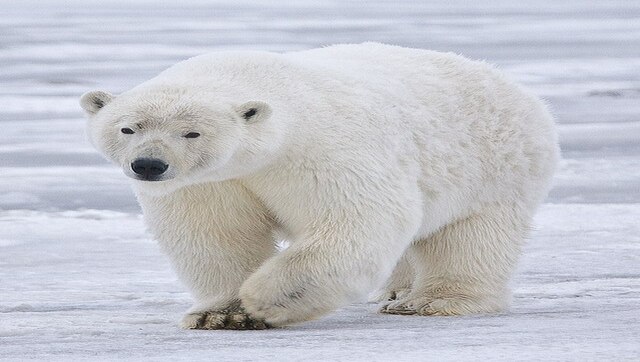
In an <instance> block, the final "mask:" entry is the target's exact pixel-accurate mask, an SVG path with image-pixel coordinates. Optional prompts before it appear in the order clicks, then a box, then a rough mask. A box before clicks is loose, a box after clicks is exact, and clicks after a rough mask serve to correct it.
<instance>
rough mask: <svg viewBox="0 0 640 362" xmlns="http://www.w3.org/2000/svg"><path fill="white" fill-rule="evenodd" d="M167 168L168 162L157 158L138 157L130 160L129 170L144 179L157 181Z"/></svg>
mask: <svg viewBox="0 0 640 362" xmlns="http://www.w3.org/2000/svg"><path fill="white" fill-rule="evenodd" d="M168 168H169V165H168V164H166V163H165V162H164V161H162V160H160V159H157V158H138V159H136V160H134V161H133V162H131V170H133V172H134V173H135V174H136V175H138V177H139V179H140V180H145V181H159V180H160V175H162V174H163V173H164V172H165V171H166V170H167V169H168Z"/></svg>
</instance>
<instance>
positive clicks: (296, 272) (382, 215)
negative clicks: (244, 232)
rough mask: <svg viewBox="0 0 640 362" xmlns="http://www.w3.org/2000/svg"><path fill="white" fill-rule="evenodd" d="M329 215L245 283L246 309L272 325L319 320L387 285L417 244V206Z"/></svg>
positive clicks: (242, 295)
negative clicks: (413, 241)
mask: <svg viewBox="0 0 640 362" xmlns="http://www.w3.org/2000/svg"><path fill="white" fill-rule="evenodd" d="M356 206H358V210H353V211H349V212H346V214H349V215H352V216H353V217H354V218H356V217H357V218H359V219H351V218H345V217H343V215H345V212H344V211H345V210H337V209H338V208H337V207H334V209H332V210H331V211H337V212H335V213H334V214H331V215H326V214H325V215H323V217H322V218H321V219H322V220H323V222H322V223H321V224H318V225H313V224H312V225H313V227H310V228H309V229H308V230H307V232H306V233H303V237H302V238H299V239H298V240H294V241H293V244H292V245H291V246H290V247H289V248H288V249H287V250H285V251H284V252H282V253H281V254H279V255H277V256H274V257H273V258H271V259H270V260H268V261H267V262H266V263H265V264H264V265H263V266H262V267H260V269H258V271H257V272H256V273H254V274H253V275H252V276H251V277H249V279H247V281H246V282H245V283H244V284H243V285H242V287H241V289H240V298H241V301H242V306H243V307H244V308H245V309H246V310H247V311H248V312H249V313H250V314H251V315H253V316H256V317H258V318H260V319H264V320H265V321H266V322H267V323H268V324H271V325H274V326H281V325H285V324H289V323H295V322H301V321H306V320H310V319H313V318H317V317H319V316H321V315H323V314H325V313H328V312H330V311H332V310H333V309H335V308H338V307H340V306H343V305H345V304H346V303H348V302H351V301H354V300H356V299H358V298H360V297H363V296H364V295H365V294H366V293H368V292H370V291H371V290H372V289H373V288H374V287H377V286H379V285H380V284H381V282H383V281H384V280H385V279H386V278H387V277H388V276H389V275H390V274H391V271H392V270H393V267H394V266H395V265H396V263H397V261H398V259H399V258H400V257H401V255H402V253H403V252H404V250H405V248H406V246H407V245H408V244H409V243H410V242H411V239H412V236H413V235H414V233H415V232H416V229H417V227H418V222H419V220H420V217H421V216H420V212H419V208H418V207H417V206H416V205H411V204H402V205H398V204H395V205H389V207H388V208H387V209H386V210H381V209H380V208H379V207H378V205H375V204H373V205H356Z"/></svg>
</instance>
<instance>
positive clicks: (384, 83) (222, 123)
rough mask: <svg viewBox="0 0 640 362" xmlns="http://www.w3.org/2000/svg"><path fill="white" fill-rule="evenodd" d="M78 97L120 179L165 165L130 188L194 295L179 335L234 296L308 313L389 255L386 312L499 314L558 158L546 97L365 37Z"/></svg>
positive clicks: (383, 272)
mask: <svg viewBox="0 0 640 362" xmlns="http://www.w3.org/2000/svg"><path fill="white" fill-rule="evenodd" d="M96 99H97V100H98V101H97V102H96V101H95V100H96ZM81 103H82V105H83V107H84V108H85V110H87V113H88V114H89V119H90V123H89V131H90V136H91V139H92V140H93V143H94V144H95V145H96V147H97V148H98V149H99V150H101V151H102V152H103V153H104V154H105V155H106V156H107V157H109V158H110V159H111V160H113V161H114V162H116V163H118V164H119V165H121V166H122V167H123V169H124V170H125V173H127V174H129V175H130V176H133V175H132V171H131V169H130V166H129V164H130V163H131V162H132V160H133V159H135V158H137V157H141V156H144V157H155V158H160V159H163V160H165V161H166V162H167V163H168V164H169V165H170V166H169V170H168V171H167V173H166V179H163V181H157V182H148V181H137V180H136V181H134V189H135V191H136V194H137V196H138V199H139V201H140V204H141V205H142V208H143V210H144V214H145V218H146V221H147V223H148V226H149V228H150V230H151V231H152V232H153V233H154V235H155V237H156V238H157V239H158V241H159V242H160V244H161V245H162V247H163V248H164V250H165V251H166V252H167V253H168V254H169V256H170V257H171V258H172V260H173V263H174V266H175V268H176V270H177V272H178V274H179V275H180V277H181V278H182V280H184V282H185V284H186V285H187V286H188V287H189V288H190V289H191V291H192V293H193V296H194V298H195V300H196V303H195V305H194V307H193V308H192V310H191V311H190V314H189V315H188V316H187V318H186V319H185V326H186V327H190V328H198V327H199V326H198V323H196V322H194V318H197V316H198V313H206V312H207V311H215V312H217V313H218V312H219V311H226V310H232V309H233V310H238V307H237V306H238V304H239V303H238V300H240V301H241V303H242V306H243V307H244V310H245V311H246V312H247V313H248V315H250V316H251V317H252V318H256V319H264V320H266V322H267V323H270V324H272V325H284V324H287V323H293V322H299V321H305V320H309V319H311V318H314V317H317V316H320V315H322V314H324V313H327V312H329V311H331V310H332V309H334V308H336V307H339V306H341V305H343V304H345V303H347V302H349V301H352V300H354V299H356V298H359V297H361V296H363V295H365V294H366V293H368V292H370V291H371V290H372V288H375V287H376V286H379V285H381V284H382V283H383V282H384V281H385V280H386V279H387V278H389V276H390V275H391V274H392V271H393V270H394V267H395V266H396V264H398V262H399V261H400V260H401V259H402V262H401V263H400V264H399V269H398V270H397V271H396V273H394V276H393V278H392V279H391V280H390V281H389V282H388V283H387V287H388V289H387V290H386V292H387V293H386V295H387V296H395V297H396V300H394V301H391V302H390V303H388V305H386V306H384V307H383V311H384V312H387V313H401V314H421V315H430V314H436V315H454V314H467V313H477V312H495V311H500V310H503V309H504V308H505V307H506V305H507V301H508V294H509V293H508V287H507V284H508V280H509V276H510V274H511V272H512V271H513V269H514V266H515V264H516V261H517V258H518V255H519V253H520V246H521V244H522V241H523V238H525V236H526V232H527V228H528V227H529V225H530V222H531V218H532V215H533V213H534V211H535V209H536V207H537V206H538V204H539V203H540V202H541V200H542V199H543V198H544V197H545V195H546V193H547V191H548V188H549V182H550V179H551V177H552V174H553V173H554V170H555V165H556V162H557V159H558V154H559V153H558V146H557V139H556V133H555V131H554V124H553V121H552V118H551V116H550V115H549V113H548V112H547V111H546V109H545V107H544V105H543V104H542V103H541V102H540V101H539V100H538V99H537V98H536V97H534V96H532V95H531V94H530V93H528V92H526V91H524V90H523V89H521V88H520V87H519V86H517V85H515V84H514V83H513V82H512V81H510V80H509V79H507V78H506V77H505V76H503V75H501V74H500V73H499V72H497V71H496V70H495V69H494V68H492V67H491V66H489V65H486V64H484V63H481V62H475V61H470V60H467V59H465V58H462V57H460V56H457V55H453V54H444V53H437V52H432V51H426V50H417V49H407V48H401V47H395V46H388V45H383V44H375V43H365V44H360V45H338V46H332V47H328V48H322V49H314V50H309V51H303V52H294V53H286V54H273V53H266V52H221V53H214V54H207V55H202V56H198V57H195V58H192V59H189V60H187V61H184V62H182V63H179V64H177V65H175V66H173V67H171V68H169V69H168V70H166V71H165V72H163V73H161V74H160V75H159V76H157V77H156V78H154V79H151V80H150V81H148V82H145V83H143V84H142V85H140V86H138V87H136V88H134V89H132V90H131V91H128V92H126V93H123V94H121V95H119V96H116V97H113V96H111V95H109V94H108V93H105V92H100V93H96V92H91V93H88V94H86V95H85V96H83V98H82V101H81ZM252 107H257V114H256V115H255V116H254V117H252V118H250V119H249V120H245V119H244V118H243V114H244V112H246V110H247V109H251V108H252ZM138 125H139V126H140V127H138ZM125 126H126V127H138V128H136V129H135V130H136V133H135V134H133V135H125V134H122V133H121V132H120V128H122V127H125ZM190 131H197V132H199V133H201V134H202V136H201V137H199V138H195V139H185V138H184V137H182V134H184V133H185V132H190ZM276 231H278V232H284V233H285V235H287V236H288V238H289V239H290V240H289V241H290V242H291V245H290V247H289V248H288V249H286V250H284V251H283V252H280V253H276V252H275V246H274V245H275V243H274V237H273V235H274V232H276ZM403 256H404V257H403ZM194 316H196V317H194ZM216 316H217V317H216V318H218V319H219V318H220V317H219V316H218V314H216ZM243 318H244V317H243ZM200 327H202V326H201V325H200Z"/></svg>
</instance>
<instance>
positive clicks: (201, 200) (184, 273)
mask: <svg viewBox="0 0 640 362" xmlns="http://www.w3.org/2000/svg"><path fill="white" fill-rule="evenodd" d="M139 199H140V201H141V205H142V207H143V211H144V214H145V219H146V221H147V224H148V225H149V228H150V230H151V231H152V232H153V233H154V234H155V236H156V238H157V239H158V241H159V244H160V246H161V247H162V249H163V250H164V251H165V252H166V254H167V255H168V256H169V258H170V259H171V262H172V264H173V266H174V269H175V270H176V272H177V274H178V276H179V277H180V279H181V281H182V282H183V283H184V284H185V285H186V286H187V287H188V289H189V290H190V292H191V294H192V296H193V298H194V299H195V303H194V305H193V307H192V308H191V309H190V310H189V311H188V312H187V314H186V315H185V316H184V318H183V320H182V323H181V326H182V327H183V328H188V329H264V328H267V327H268V325H267V324H265V323H264V321H263V320H262V319H260V318H256V317H254V316H251V315H249V314H248V313H246V311H245V310H244V309H243V308H242V307H241V306H240V297H239V289H240V286H241V285H242V283H243V282H244V281H245V280H246V279H247V277H248V276H249V275H250V274H251V273H253V272H254V271H255V270H256V269H258V268H259V267H260V265H261V264H262V263H263V262H264V261H265V260H266V259H267V258H269V257H270V256H272V255H273V254H274V253H275V242H274V240H273V229H274V223H273V221H272V219H271V218H270V217H269V216H268V214H267V211H266V210H265V208H264V206H263V205H262V204H261V203H260V202H259V201H258V200H257V199H256V198H255V197H253V195H252V194H251V193H249V192H248V191H247V190H246V189H245V188H243V187H242V186H241V185H238V184H236V183H233V182H231V181H229V182H217V183H211V184H201V185H194V186H189V187H185V188H183V189H180V190H178V191H176V192H174V193H172V194H169V195H166V196H162V197H150V196H145V195H144V194H142V195H139Z"/></svg>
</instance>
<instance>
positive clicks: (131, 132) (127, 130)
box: [120, 127, 135, 134]
mask: <svg viewBox="0 0 640 362" xmlns="http://www.w3.org/2000/svg"><path fill="white" fill-rule="evenodd" d="M120 132H122V133H124V134H134V133H135V132H133V130H132V129H131V128H127V127H125V128H122V129H120Z"/></svg>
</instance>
